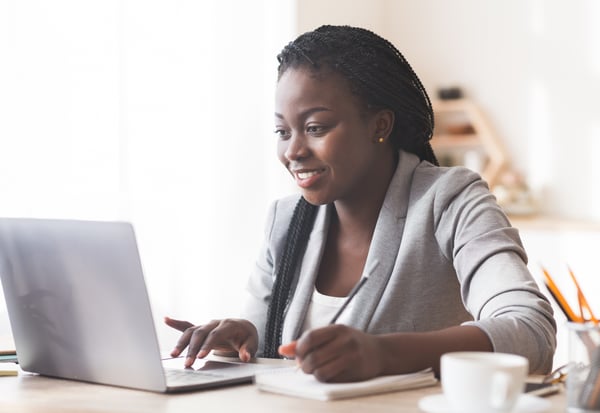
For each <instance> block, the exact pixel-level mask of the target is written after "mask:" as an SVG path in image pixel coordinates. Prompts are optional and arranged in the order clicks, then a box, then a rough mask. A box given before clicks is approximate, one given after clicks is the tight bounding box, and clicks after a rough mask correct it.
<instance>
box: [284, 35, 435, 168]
mask: <svg viewBox="0 0 600 413" xmlns="http://www.w3.org/2000/svg"><path fill="white" fill-rule="evenodd" d="M277 60H278V61H279V68H278V77H279V78H281V76H282V75H283V74H284V73H285V71H286V70H287V69H289V68H294V69H296V68H298V67H303V66H308V67H310V68H311V69H313V70H316V71H318V70H322V69H323V68H330V69H332V70H334V71H336V72H337V73H339V74H341V75H342V76H343V77H344V78H346V79H347V81H348V82H349V83H350V88H351V90H352V92H353V93H354V94H355V95H356V96H358V97H359V98H360V99H361V100H362V101H363V102H364V103H365V104H366V105H367V107H369V108H371V109H374V110H380V109H390V110H392V111H393V112H394V117H395V121H394V127H393V129H392V132H391V135H390V139H391V142H392V144H393V145H394V147H395V148H396V149H397V150H398V149H403V150H405V151H407V152H411V153H414V154H415V155H417V156H418V157H419V158H420V159H421V160H425V161H429V162H431V163H433V164H434V165H438V161H437V159H436V157H435V154H434V153H433V149H432V148H431V144H430V143H429V140H430V139H431V137H432V135H433V109H432V107H431V101H430V99H429V96H428V95H427V91H426V90H425V88H424V87H423V84H422V83H421V81H420V80H419V78H418V77H417V75H416V73H415V72H414V70H413V69H412V67H411V66H410V64H409V63H408V62H407V61H406V59H405V58H404V56H403V55H402V53H400V52H399V51H398V49H396V47H394V45H392V44H391V43H390V42H389V41H387V40H385V39H384V38H382V37H380V36H378V35H376V34H375V33H373V32H371V31H369V30H366V29H362V28H358V27H350V26H321V27H319V28H318V29H316V30H314V31H312V32H307V33H304V34H303V35H301V36H300V37H298V38H297V39H296V40H294V41H293V42H291V43H289V44H288V45H287V46H285V47H284V48H283V50H282V51H281V53H280V54H279V55H278V56H277Z"/></svg>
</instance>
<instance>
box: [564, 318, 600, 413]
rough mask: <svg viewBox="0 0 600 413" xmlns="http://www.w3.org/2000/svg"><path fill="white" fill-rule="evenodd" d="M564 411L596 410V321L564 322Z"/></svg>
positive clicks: (599, 356)
mask: <svg viewBox="0 0 600 413" xmlns="http://www.w3.org/2000/svg"><path fill="white" fill-rule="evenodd" d="M567 328H568V331H569V333H568V334H569V341H568V348H569V365H568V369H567V411H568V412H569V413H583V412H600V325H598V324H595V323H573V322H572V323H567Z"/></svg>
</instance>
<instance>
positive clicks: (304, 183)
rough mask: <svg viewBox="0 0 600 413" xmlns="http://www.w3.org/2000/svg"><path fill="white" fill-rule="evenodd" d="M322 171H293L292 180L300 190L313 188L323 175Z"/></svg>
mask: <svg viewBox="0 0 600 413" xmlns="http://www.w3.org/2000/svg"><path fill="white" fill-rule="evenodd" d="M324 171H325V170H324V169H310V170H309V169H303V170H297V171H293V172H292V173H293V175H294V178H296V184H297V185H298V186H299V187H300V188H309V187H311V186H313V185H314V184H315V183H316V182H317V181H318V180H319V179H320V178H321V175H322V174H323V172H324Z"/></svg>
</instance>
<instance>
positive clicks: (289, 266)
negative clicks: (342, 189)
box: [264, 197, 318, 358]
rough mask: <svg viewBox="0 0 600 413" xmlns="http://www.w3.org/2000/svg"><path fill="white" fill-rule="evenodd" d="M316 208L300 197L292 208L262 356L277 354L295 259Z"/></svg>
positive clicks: (299, 254) (305, 238) (300, 250)
mask: <svg viewBox="0 0 600 413" xmlns="http://www.w3.org/2000/svg"><path fill="white" fill-rule="evenodd" d="M317 208H318V207H316V206H315V205H312V204H309V203H308V202H306V200H305V199H304V198H303V197H301V198H300V200H299V201H298V203H297V204H296V207H295V209H294V213H293V215H292V220H291V221H290V226H289V228H288V232H287V238H286V240H285V248H284V250H283V254H282V256H281V257H280V261H279V263H278V265H277V271H276V272H275V282H274V283H273V288H272V290H271V301H270V303H269V309H268V311H267V325H266V329H265V347H264V357H268V358H278V357H279V353H278V351H277V349H278V347H279V345H280V344H281V332H282V330H283V318H284V317H283V316H284V311H285V308H286V306H287V304H288V301H289V296H290V290H291V288H292V282H293V281H294V276H295V274H296V270H297V265H298V262H299V260H300V257H301V256H302V255H303V254H304V250H305V249H306V244H307V243H308V236H309V235H310V231H311V230H312V227H313V224H314V220H315V216H316V212H317Z"/></svg>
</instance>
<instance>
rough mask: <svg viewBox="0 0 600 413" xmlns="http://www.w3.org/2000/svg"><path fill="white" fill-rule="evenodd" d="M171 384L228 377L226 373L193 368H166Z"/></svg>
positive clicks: (192, 382)
mask: <svg viewBox="0 0 600 413" xmlns="http://www.w3.org/2000/svg"><path fill="white" fill-rule="evenodd" d="M165 376H166V378H167V383H168V384H169V385H185V384H195V383H203V382H210V381H214V380H215V379H225V378H227V376H226V375H224V374H219V373H213V372H208V371H202V370H192V369H168V368H167V369H165Z"/></svg>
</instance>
